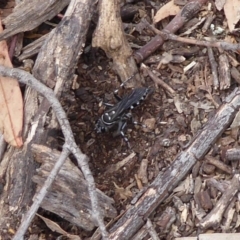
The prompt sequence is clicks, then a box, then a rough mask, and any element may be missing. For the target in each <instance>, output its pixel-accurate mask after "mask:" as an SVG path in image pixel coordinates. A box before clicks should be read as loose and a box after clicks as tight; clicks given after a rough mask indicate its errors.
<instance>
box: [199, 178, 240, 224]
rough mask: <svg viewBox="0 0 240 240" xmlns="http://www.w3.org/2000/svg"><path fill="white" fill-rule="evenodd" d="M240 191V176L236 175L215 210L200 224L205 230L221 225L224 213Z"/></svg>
mask: <svg viewBox="0 0 240 240" xmlns="http://www.w3.org/2000/svg"><path fill="white" fill-rule="evenodd" d="M239 190H240V175H239V174H235V175H234V176H233V178H232V181H231V183H230V185H229V188H228V189H226V191H225V192H224V193H223V195H222V197H221V198H220V199H219V201H218V202H217V203H216V205H215V207H214V208H213V210H212V211H211V212H210V213H209V214H208V215H207V216H206V217H205V218H204V219H203V220H202V221H201V222H200V223H199V226H200V227H201V228H203V229H207V228H210V227H216V226H217V225H219V224H220V222H221V219H222V216H223V214H224V211H225V210H226V208H227V207H228V205H229V204H230V203H231V201H232V199H233V197H234V196H235V195H236V194H237V192H238V191H239Z"/></svg>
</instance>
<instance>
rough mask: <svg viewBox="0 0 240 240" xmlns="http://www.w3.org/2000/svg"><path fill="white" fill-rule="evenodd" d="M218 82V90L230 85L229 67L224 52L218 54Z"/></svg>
mask: <svg viewBox="0 0 240 240" xmlns="http://www.w3.org/2000/svg"><path fill="white" fill-rule="evenodd" d="M218 66H219V67H218V68H219V82H220V90H223V89H227V88H229V87H230V86H231V77H230V67H229V61H228V58H227V55H226V54H221V55H220V56H219V64H218Z"/></svg>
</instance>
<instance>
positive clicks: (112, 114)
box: [95, 76, 152, 148]
mask: <svg viewBox="0 0 240 240" xmlns="http://www.w3.org/2000/svg"><path fill="white" fill-rule="evenodd" d="M132 77H133V76H131V77H130V78H128V79H127V80H126V81H125V82H127V81H128V80H130V79H131V78H132ZM125 82H123V83H122V84H121V85H120V87H123V86H124V84H125ZM118 91H119V89H117V90H115V91H114V96H115V98H116V99H117V100H118V102H117V103H116V104H115V105H113V104H109V103H105V105H106V107H107V109H106V110H105V112H104V113H103V114H102V116H101V117H100V118H99V119H98V121H97V122H96V126H95V130H96V131H97V133H103V132H112V133H113V136H114V137H115V136H118V135H121V136H122V137H123V139H124V140H125V142H127V143H128V146H129V147H130V144H129V142H128V138H127V137H126V136H125V134H124V129H125V128H126V126H127V122H128V121H129V120H132V114H131V112H130V111H131V109H133V108H135V107H136V106H138V105H139V104H140V103H141V102H142V101H143V100H144V99H145V98H146V97H147V96H148V95H149V93H151V92H152V89H151V88H149V87H147V88H146V87H139V88H135V89H133V90H132V92H131V93H130V94H128V95H125V96H123V97H122V98H121V97H119V96H118V95H117V93H118ZM132 122H133V124H139V123H138V122H135V121H132ZM139 125H142V124H139ZM142 126H144V125H142ZM130 148H131V147H130Z"/></svg>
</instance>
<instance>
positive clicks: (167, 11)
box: [153, 0, 180, 23]
mask: <svg viewBox="0 0 240 240" xmlns="http://www.w3.org/2000/svg"><path fill="white" fill-rule="evenodd" d="M179 11H180V7H179V6H177V5H175V4H174V0H172V1H170V2H169V3H167V4H165V5H164V6H163V7H161V8H160V9H159V10H158V11H157V13H156V15H155V17H154V18H153V22H154V23H157V22H159V21H161V20H162V19H164V18H166V17H168V16H174V15H176V14H177V13H178V12H179Z"/></svg>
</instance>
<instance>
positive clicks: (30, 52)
mask: <svg viewBox="0 0 240 240" xmlns="http://www.w3.org/2000/svg"><path fill="white" fill-rule="evenodd" d="M47 38H48V34H45V35H43V36H42V37H40V38H38V39H37V40H35V41H34V42H32V43H30V44H28V45H27V46H26V47H24V48H23V49H22V53H21V55H20V56H18V57H17V58H18V60H19V61H23V60H24V59H26V58H30V57H32V56H34V55H36V54H37V53H38V52H39V50H40V48H41V47H42V45H43V43H44V41H45V40H46V39H47Z"/></svg>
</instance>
